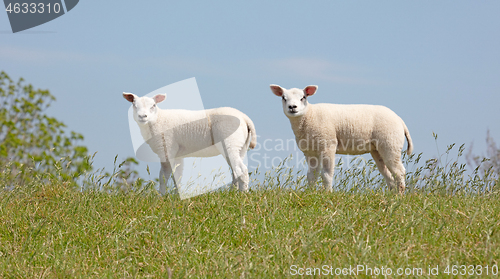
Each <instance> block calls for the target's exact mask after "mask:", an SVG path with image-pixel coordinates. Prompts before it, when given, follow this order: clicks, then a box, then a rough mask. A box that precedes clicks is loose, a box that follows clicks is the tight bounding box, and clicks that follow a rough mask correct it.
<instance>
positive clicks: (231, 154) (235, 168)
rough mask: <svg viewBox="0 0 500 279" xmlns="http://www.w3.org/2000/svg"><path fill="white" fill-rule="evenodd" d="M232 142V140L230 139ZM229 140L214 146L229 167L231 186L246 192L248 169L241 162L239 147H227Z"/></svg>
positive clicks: (248, 179)
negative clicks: (231, 176) (231, 179)
mask: <svg viewBox="0 0 500 279" xmlns="http://www.w3.org/2000/svg"><path fill="white" fill-rule="evenodd" d="M232 140H233V141H234V139H232ZM230 141H231V139H229V138H227V139H226V140H223V141H222V142H221V143H218V144H216V145H215V146H216V147H217V149H218V150H219V152H220V153H221V154H222V156H223V157H224V159H226V162H227V163H228V165H229V167H230V168H231V172H232V174H233V185H234V186H236V185H237V186H238V189H239V190H240V191H242V192H247V191H248V183H249V181H250V178H249V176H248V168H247V166H246V165H245V163H244V162H243V159H242V158H244V156H243V157H241V154H242V153H241V147H240V148H238V147H233V146H229V145H228V144H227V143H228V142H230Z"/></svg>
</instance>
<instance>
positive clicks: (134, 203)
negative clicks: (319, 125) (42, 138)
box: [0, 157, 500, 278]
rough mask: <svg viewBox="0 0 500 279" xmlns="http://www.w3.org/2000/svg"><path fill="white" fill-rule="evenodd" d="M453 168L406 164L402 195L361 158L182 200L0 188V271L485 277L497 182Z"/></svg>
mask: <svg viewBox="0 0 500 279" xmlns="http://www.w3.org/2000/svg"><path fill="white" fill-rule="evenodd" d="M416 158H417V157H414V158H412V160H413V161H412V162H413V163H415V159H416ZM407 159H408V158H407ZM407 164H408V162H407ZM432 166H434V167H432ZM460 168H461V166H460V165H459V164H453V162H451V163H450V164H444V165H443V164H437V163H436V162H434V161H432V160H429V161H427V162H426V164H424V165H423V166H421V167H411V166H408V165H407V170H408V177H407V181H409V185H408V191H407V193H406V194H405V195H403V196H400V195H396V194H393V193H391V192H387V191H384V188H383V187H381V186H380V187H375V188H373V187H367V185H372V184H375V185H377V183H380V175H378V174H376V173H374V174H372V170H373V165H370V164H368V166H366V167H364V168H352V166H351V169H350V170H341V171H339V172H338V177H337V186H339V185H342V183H344V184H345V185H344V186H345V187H344V188H343V189H337V190H336V191H334V192H333V193H324V192H322V191H319V190H317V189H307V188H305V187H302V186H301V185H299V184H301V183H303V180H304V179H303V176H300V175H295V174H293V170H290V169H285V168H278V169H276V170H274V172H270V173H268V174H266V179H265V180H264V181H262V182H255V181H254V189H253V190H251V191H250V192H249V193H239V192H237V191H234V190H230V191H229V190H226V191H217V192H213V193H209V194H206V195H202V196H198V197H195V198H192V199H189V200H180V199H179V198H178V197H175V196H173V195H167V196H165V197H161V196H159V195H158V194H157V193H156V191H154V189H152V188H151V187H143V188H141V189H136V190H129V191H126V192H124V191H120V190H117V191H96V190H86V191H80V190H78V189H74V188H72V187H69V186H68V185H69V184H65V183H61V182H54V183H46V182H45V183H42V182H39V183H35V182H34V183H33V184H32V185H29V186H28V187H17V188H15V189H13V190H8V191H7V190H4V191H2V192H0V243H1V245H0V277H3V278H7V277H15V278H19V277H22V278H33V277H36V278H56V277H58V278H60V277H77V278H102V277H114V278H123V277H155V278H168V277H169V276H170V277H171V278H186V277H192V278H199V277H208V278H272V277H294V275H300V274H304V275H308V274H313V275H314V274H315V277H320V275H329V276H331V275H332V274H333V275H335V274H341V273H344V274H347V277H353V276H354V275H357V276H358V277H359V278H364V277H367V274H368V275H370V274H373V275H375V274H379V275H380V274H384V272H385V274H389V273H388V272H389V271H390V272H391V273H390V275H389V276H388V277H389V278H394V277H399V276H397V275H398V274H400V273H405V274H406V275H405V276H407V277H410V278H411V277H420V276H421V275H422V276H424V278H425V277H433V278H436V276H434V275H436V272H437V274H439V277H443V276H446V277H450V276H452V275H453V274H458V275H459V274H469V275H471V274H473V275H479V273H481V276H487V277H491V276H492V274H495V273H496V274H498V266H497V265H498V259H499V258H500V234H499V230H498V228H499V225H500V203H499V202H498V201H499V198H500V195H499V191H498V189H499V187H500V182H499V181H498V178H492V177H488V176H478V174H477V173H476V176H465V174H464V173H463V172H460V171H459V170H460ZM0 181H1V180H0ZM4 183H5V182H4ZM346 185H350V186H349V187H347V186H346ZM353 185H354V186H353ZM356 185H357V186H356ZM418 185H420V186H419V187H417V186H418ZM422 185H424V186H422ZM443 185H444V186H446V185H448V186H450V185H454V186H453V187H451V188H450V187H443ZM460 185H462V186H463V187H461V186H460ZM481 185H482V186H481ZM488 185H489V186H488ZM2 186H5V185H2ZM108 186H109V185H108ZM290 186H294V187H290ZM485 187H486V188H485ZM291 188H295V189H294V190H292V189H291ZM337 188H338V187H337ZM478 189H481V190H478ZM454 265H456V266H454ZM447 267H448V269H447ZM446 272H449V275H448V274H446ZM347 277H346V278H347Z"/></svg>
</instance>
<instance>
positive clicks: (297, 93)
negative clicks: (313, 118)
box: [270, 84, 318, 117]
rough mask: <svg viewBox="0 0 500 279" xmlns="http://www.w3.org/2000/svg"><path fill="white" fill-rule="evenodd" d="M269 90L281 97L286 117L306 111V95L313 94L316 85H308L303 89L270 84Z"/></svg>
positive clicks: (300, 114)
mask: <svg viewBox="0 0 500 279" xmlns="http://www.w3.org/2000/svg"><path fill="white" fill-rule="evenodd" d="M270 87H271V90H272V91H273V93H274V95H276V96H278V97H281V99H282V103H283V112H284V113H285V115H286V116H288V117H297V116H302V115H304V114H305V113H306V111H307V106H308V104H309V103H308V102H307V97H309V96H312V95H314V93H316V90H318V86H316V85H309V86H307V87H306V88H304V89H298V88H292V89H285V88H283V87H281V86H279V85H274V84H271V86H270Z"/></svg>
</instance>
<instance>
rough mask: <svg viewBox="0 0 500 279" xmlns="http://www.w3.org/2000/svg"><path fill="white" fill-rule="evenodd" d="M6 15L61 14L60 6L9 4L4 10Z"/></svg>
mask: <svg viewBox="0 0 500 279" xmlns="http://www.w3.org/2000/svg"><path fill="white" fill-rule="evenodd" d="M5 10H6V11H7V12H8V13H15V14H19V13H23V14H27V13H30V14H36V13H38V14H43V13H49V14H50V13H55V14H58V13H60V12H61V4H59V3H54V4H52V5H51V4H50V3H48V4H44V3H14V4H12V3H9V5H8V6H7V7H6V8H5Z"/></svg>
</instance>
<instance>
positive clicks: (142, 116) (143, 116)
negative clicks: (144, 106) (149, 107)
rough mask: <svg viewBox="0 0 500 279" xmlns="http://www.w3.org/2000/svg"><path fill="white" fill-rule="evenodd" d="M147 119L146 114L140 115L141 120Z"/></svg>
mask: <svg viewBox="0 0 500 279" xmlns="http://www.w3.org/2000/svg"><path fill="white" fill-rule="evenodd" d="M146 117H147V115H145V114H143V115H139V118H141V119H142V118H146Z"/></svg>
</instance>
